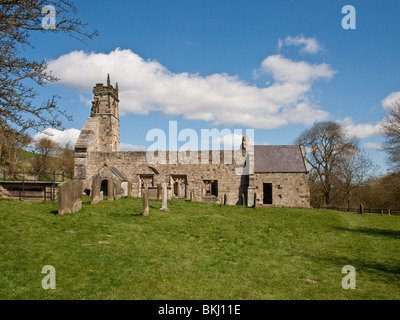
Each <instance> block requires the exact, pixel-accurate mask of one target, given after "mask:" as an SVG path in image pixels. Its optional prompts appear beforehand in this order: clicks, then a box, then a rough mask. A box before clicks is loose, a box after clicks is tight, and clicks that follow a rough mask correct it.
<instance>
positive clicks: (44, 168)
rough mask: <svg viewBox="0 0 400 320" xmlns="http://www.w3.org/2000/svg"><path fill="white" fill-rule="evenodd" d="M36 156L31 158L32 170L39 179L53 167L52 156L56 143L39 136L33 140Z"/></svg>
mask: <svg viewBox="0 0 400 320" xmlns="http://www.w3.org/2000/svg"><path fill="white" fill-rule="evenodd" d="M34 146H35V148H34V152H35V154H36V156H35V157H34V158H32V168H33V171H34V172H35V173H36V174H37V175H38V177H39V179H41V178H45V177H46V176H48V173H50V172H51V171H53V169H54V156H55V155H56V153H57V149H58V148H59V147H58V145H57V144H56V143H55V142H54V141H53V140H51V139H49V138H41V139H39V140H36V141H35V142H34Z"/></svg>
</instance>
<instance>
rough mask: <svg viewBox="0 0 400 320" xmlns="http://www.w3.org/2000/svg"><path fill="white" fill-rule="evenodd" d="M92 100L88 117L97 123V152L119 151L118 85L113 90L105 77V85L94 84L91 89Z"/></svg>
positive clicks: (108, 77)
mask: <svg viewBox="0 0 400 320" xmlns="http://www.w3.org/2000/svg"><path fill="white" fill-rule="evenodd" d="M93 94H94V100H93V101H92V112H91V115H90V117H91V118H97V119H98V121H99V139H98V146H97V149H98V150H97V151H101V152H118V151H119V143H120V141H119V111H118V103H119V99H118V83H117V84H116V86H115V88H114V87H113V86H112V85H111V83H110V75H109V74H108V75H107V85H106V86H104V85H103V84H102V83H98V84H96V86H95V87H94V88H93Z"/></svg>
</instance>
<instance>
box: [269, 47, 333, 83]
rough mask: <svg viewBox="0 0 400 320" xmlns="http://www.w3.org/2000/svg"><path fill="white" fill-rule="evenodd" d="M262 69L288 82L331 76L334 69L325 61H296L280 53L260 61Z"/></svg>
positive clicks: (275, 77)
mask: <svg viewBox="0 0 400 320" xmlns="http://www.w3.org/2000/svg"><path fill="white" fill-rule="evenodd" d="M261 65H262V69H263V70H264V71H265V72H268V73H271V74H272V76H273V77H274V79H276V80H278V81H282V82H290V83H293V82H294V83H310V82H312V81H314V80H318V79H319V78H327V79H330V78H332V77H333V76H334V75H335V73H336V71H334V70H333V69H332V68H331V67H330V66H329V65H327V64H326V63H322V64H309V63H307V62H304V61H300V62H296V61H292V60H290V59H286V58H284V57H282V56H281V55H280V54H277V55H273V56H269V57H268V58H266V59H265V60H264V61H263V62H262V64H261Z"/></svg>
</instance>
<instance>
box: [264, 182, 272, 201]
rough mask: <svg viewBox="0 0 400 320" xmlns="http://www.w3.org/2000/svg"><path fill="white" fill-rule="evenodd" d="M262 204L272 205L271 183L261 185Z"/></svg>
mask: <svg viewBox="0 0 400 320" xmlns="http://www.w3.org/2000/svg"><path fill="white" fill-rule="evenodd" d="M263 204H272V183H264V184H263Z"/></svg>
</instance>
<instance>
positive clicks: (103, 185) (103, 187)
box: [100, 179, 108, 196]
mask: <svg viewBox="0 0 400 320" xmlns="http://www.w3.org/2000/svg"><path fill="white" fill-rule="evenodd" d="M101 191H103V196H107V191H108V180H107V179H105V180H103V181H102V182H101V187H100V192H101Z"/></svg>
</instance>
